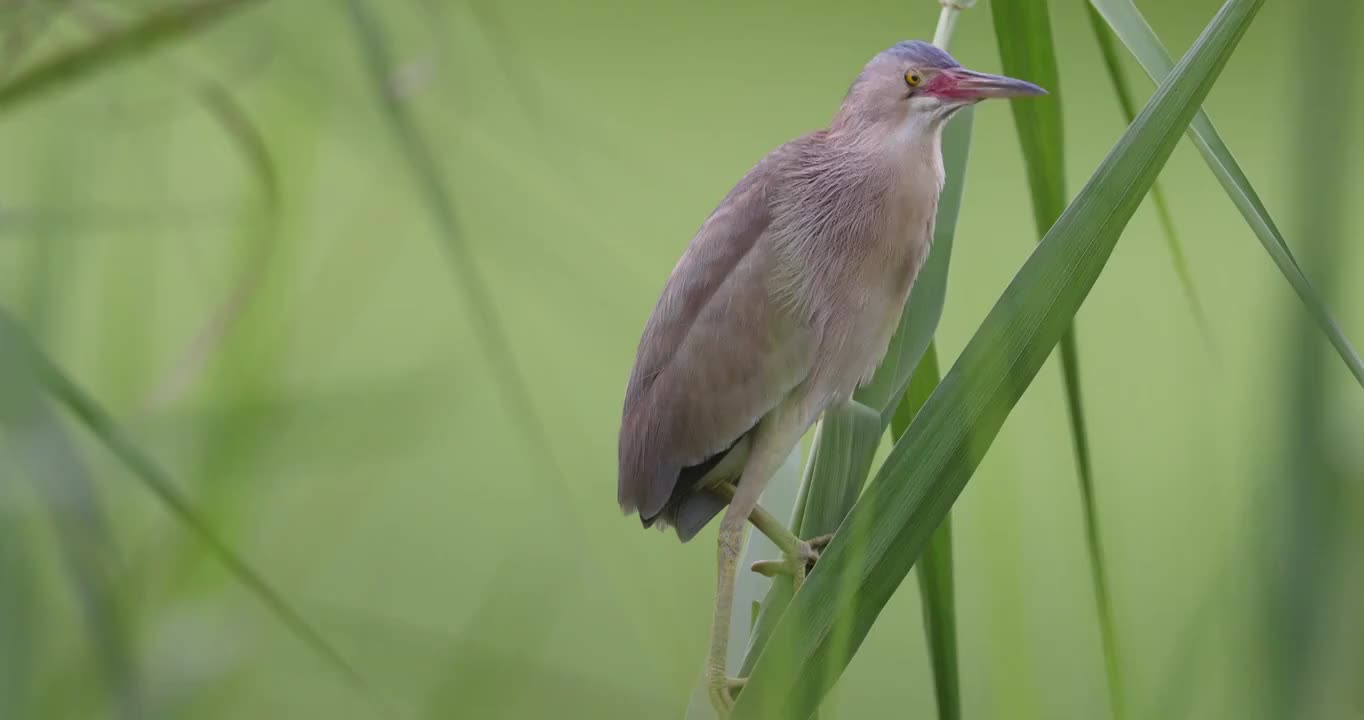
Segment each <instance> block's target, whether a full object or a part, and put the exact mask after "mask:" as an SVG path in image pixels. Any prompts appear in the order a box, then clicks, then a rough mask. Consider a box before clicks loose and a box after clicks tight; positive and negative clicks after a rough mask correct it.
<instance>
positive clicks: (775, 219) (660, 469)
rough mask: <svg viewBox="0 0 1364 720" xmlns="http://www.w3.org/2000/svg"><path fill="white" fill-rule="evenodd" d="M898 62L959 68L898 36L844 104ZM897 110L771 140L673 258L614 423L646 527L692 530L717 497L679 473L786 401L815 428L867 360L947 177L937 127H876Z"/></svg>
mask: <svg viewBox="0 0 1364 720" xmlns="http://www.w3.org/2000/svg"><path fill="white" fill-rule="evenodd" d="M901 62H908V63H912V64H916V66H917V67H921V68H925V69H926V68H930V67H956V63H955V62H954V61H952V59H951V57H950V56H948V55H947V54H946V53H944V52H942V51H941V50H938V49H937V48H934V47H933V46H931V45H926V44H924V43H903V44H901V45H897V46H896V47H895V48H893V49H892V50H891V51H889V52H888V53H887V54H886V55H884V56H878V57H877V59H875V60H873V61H872V63H871V64H869V65H868V68H867V69H866V70H865V71H864V72H863V74H862V76H860V77H859V78H858V80H857V81H856V82H855V83H854V84H853V86H852V88H851V89H850V90H849V93H848V97H847V98H846V99H845V104H844V108H845V109H847V108H848V107H850V105H851V104H852V103H855V102H856V101H858V100H861V99H862V96H863V95H867V94H871V93H875V92H876V91H877V90H879V89H881V88H880V87H879V86H880V85H883V84H884V82H882V81H884V79H885V78H884V77H883V76H877V75H876V74H875V70H876V67H875V66H876V65H878V64H883V65H889V64H892V63H894V64H898V63H901ZM890 74H891V76H892V77H893V79H895V80H896V81H899V80H898V78H899V73H898V72H893V73H890ZM898 120H901V118H898V117H896V116H895V114H894V113H893V112H892V113H884V114H882V115H881V116H879V117H876V116H873V117H865V116H860V115H852V114H850V113H847V112H840V113H839V115H838V116H837V117H836V118H835V120H834V122H833V123H832V125H831V127H830V128H829V129H826V130H819V131H816V132H813V133H810V134H809V135H806V136H804V137H801V138H798V139H796V140H793V141H791V142H789V143H786V144H785V145H782V146H781V147H779V148H777V149H776V150H775V151H773V152H772V153H770V154H769V155H768V156H767V157H765V158H763V159H762V161H760V162H759V163H758V164H757V165H756V166H755V167H754V168H753V169H752V170H751V171H749V173H748V174H747V175H746V176H745V177H744V178H743V179H742V180H741V181H740V182H739V184H738V185H736V186H735V188H734V189H733V190H731V191H730V193H729V194H728V195H727V196H726V197H725V199H724V200H723V201H722V202H721V203H720V205H719V207H717V208H716V210H715V211H714V212H713V213H712V214H711V216H710V217H709V218H708V219H707V220H706V222H705V223H704V224H703V225H702V226H701V229H700V231H699V232H697V234H696V236H695V238H694V239H693V240H692V242H691V244H690V245H689V246H688V248H687V250H686V252H685V253H684V254H683V256H682V259H681V261H679V262H678V264H677V266H676V268H674V270H673V273H672V275H671V277H670V278H669V280H668V283H667V285H666V286H665V287H664V290H663V295H662V297H661V299H660V300H659V303H658V305H657V307H656V308H655V310H654V313H653V316H652V317H651V318H650V319H649V322H648V324H647V325H646V327H645V330H644V336H643V339H642V340H641V342H640V350H639V355H638V358H637V360H636V364H635V369H634V372H633V373H632V374H631V376H630V382H629V385H628V389H627V392H626V401H625V412H624V419H623V422H622V427H621V437H620V483H619V498H618V499H619V501H620V504H621V506H622V508H624V509H625V510H626V511H638V512H639V514H640V517H641V519H642V520H643V521H644V522H645V524H646V525H650V524H653V523H654V522H660V521H661V522H665V523H668V524H671V525H677V530H678V534H679V536H680V537H681V538H682V539H683V540H686V539H689V538H690V537H691V536H692V535H694V534H695V533H696V532H697V531H698V530H699V529H700V528H701V526H702V525H704V524H705V522H706V521H708V520H709V519H710V518H711V517H713V516H714V515H715V514H716V513H718V512H719V511H720V509H721V508H722V507H723V505H724V504H723V502H722V501H719V500H718V499H716V498H714V497H713V496H710V495H703V496H697V495H696V494H695V493H694V490H695V489H696V488H695V483H696V482H697V481H699V480H700V479H701V478H700V477H698V475H700V474H701V473H697V472H687V469H688V468H691V467H696V466H704V465H705V464H706V463H707V462H708V461H710V460H711V459H712V458H714V457H715V456H716V455H717V454H720V453H724V452H726V451H727V450H728V449H729V448H731V447H732V446H734V445H735V443H736V442H739V441H740V439H741V437H742V436H744V435H745V434H746V433H748V432H749V431H750V430H752V429H753V428H754V426H755V425H756V424H757V423H758V421H759V420H760V419H762V417H763V416H764V415H766V414H767V413H769V412H771V411H772V410H773V409H774V408H776V407H778V405H781V404H782V403H784V402H785V403H787V404H789V405H791V406H793V408H794V411H795V412H797V413H799V415H800V416H801V417H802V418H805V419H806V421H805V422H803V423H797V424H804V425H805V426H806V427H808V426H809V424H810V423H813V422H814V420H815V419H816V418H817V417H818V415H819V413H820V412H822V411H823V410H824V409H825V408H826V407H828V406H829V405H831V404H833V403H836V402H839V401H841V400H844V399H846V398H847V397H848V396H849V395H851V394H852V391H853V390H854V389H855V388H856V385H857V383H858V381H860V380H862V379H865V378H868V377H870V375H871V373H872V372H873V371H874V370H875V368H876V365H877V363H878V362H879V361H880V358H881V356H882V355H883V354H884V353H885V349H886V345H887V344H888V342H889V341H890V333H891V332H892V331H893V329H894V327H895V325H896V323H897V322H898V320H899V316H900V310H901V308H903V307H904V301H905V298H906V296H907V295H908V292H909V288H910V285H911V284H912V282H913V280H914V276H915V274H916V273H917V272H918V269H919V267H920V266H921V265H922V263H923V259H924V257H925V255H926V254H927V252H928V245H929V242H930V241H931V239H932V236H933V233H932V230H933V218H934V214H935V211H936V208H937V196H938V191H939V190H940V189H941V186H942V164H941V156H940V153H939V151H938V133H939V132H940V128H941V123H940V122H937V123H933V127H930V128H925V129H926V130H928V132H927V133H921V132H917V131H916V132H899V133H896V132H891V133H889V137H890V138H891V140H890V142H889V143H887V142H885V141H883V140H882V139H881V137H880V135H881V134H878V133H876V132H875V130H876V129H877V128H876V127H875V126H876V125H885V124H888V123H890V124H894V123H896V122H897V121H898ZM916 130H917V129H916ZM803 430H804V428H802V432H803ZM707 469H709V468H707ZM731 479H732V478H731ZM689 503H691V504H693V507H691V508H689V510H690V512H683V509H684V508H687V506H688V504H689ZM679 513H680V514H681V515H682V516H683V517H684V518H686V519H687V520H688V522H683V523H681V524H679V523H678V515H679Z"/></svg>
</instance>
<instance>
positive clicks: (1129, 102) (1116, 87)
mask: <svg viewBox="0 0 1364 720" xmlns="http://www.w3.org/2000/svg"><path fill="white" fill-rule="evenodd" d="M1085 10H1086V11H1087V14H1088V15H1089V22H1090V26H1091V27H1092V28H1093V30H1094V39H1095V40H1096V41H1097V42H1098V44H1099V53H1100V55H1102V56H1103V59H1104V68H1105V69H1106V70H1107V71H1108V79H1109V81H1110V82H1112V83H1113V93H1114V94H1115V95H1117V97H1118V107H1119V108H1121V110H1122V116H1123V119H1124V120H1126V121H1127V122H1128V123H1129V124H1130V123H1131V122H1132V121H1133V120H1135V119H1136V118H1137V102H1136V99H1135V97H1134V96H1133V95H1132V85H1131V83H1129V82H1128V81H1127V72H1126V71H1124V70H1123V67H1122V61H1121V59H1120V58H1119V57H1118V49H1117V47H1116V46H1115V45H1114V40H1115V38H1114V36H1113V31H1112V30H1110V29H1109V27H1108V25H1107V24H1105V23H1104V19H1103V16H1102V15H1100V14H1099V11H1097V10H1095V9H1094V6H1093V5H1088V4H1086V5H1085ZM1151 205H1152V207H1154V208H1155V211H1156V220H1157V221H1158V222H1159V223H1160V229H1161V232H1162V233H1164V234H1165V245H1166V247H1167V248H1169V250H1170V262H1171V264H1172V265H1173V266H1174V271H1175V277H1177V278H1178V279H1179V285H1180V287H1181V288H1182V289H1183V291H1184V299H1185V301H1186V302H1188V303H1189V309H1190V311H1191V312H1193V317H1194V323H1196V324H1197V325H1198V332H1199V333H1200V334H1202V336H1203V340H1204V342H1206V343H1208V344H1209V345H1211V344H1212V329H1211V326H1210V325H1209V324H1208V315H1207V313H1206V312H1205V311H1204V310H1203V302H1202V301H1201V300H1199V298H1198V290H1197V289H1196V288H1195V286H1194V281H1193V273H1192V272H1191V271H1190V270H1189V260H1188V258H1187V257H1186V256H1185V254H1184V245H1183V243H1181V242H1180V241H1179V234H1178V233H1177V232H1175V221H1174V216H1173V214H1171V212H1170V204H1169V203H1168V202H1167V201H1166V200H1165V193H1164V191H1162V190H1161V189H1160V180H1156V183H1155V184H1154V185H1152V186H1151Z"/></svg>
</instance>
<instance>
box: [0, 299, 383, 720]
mask: <svg viewBox="0 0 1364 720" xmlns="http://www.w3.org/2000/svg"><path fill="white" fill-rule="evenodd" d="M0 356H3V357H5V358H7V360H9V361H8V362H7V363H6V366H5V367H6V372H8V373H17V374H18V375H17V377H20V378H22V379H21V380H20V381H19V382H27V383H31V384H32V386H34V387H40V388H42V389H43V390H45V391H46V392H47V394H49V395H51V396H52V398H53V399H54V400H55V401H56V402H57V403H58V404H59V405H61V406H62V407H65V408H66V410H67V411H68V412H70V413H71V415H72V416H74V417H75V418H76V419H77V420H79V421H80V423H81V425H83V426H84V427H85V429H86V430H88V431H89V432H90V434H91V435H93V436H94V437H95V438H96V439H98V440H99V441H100V443H101V444H103V445H104V447H105V448H107V449H108V450H109V451H110V452H111V453H112V454H113V455H114V456H115V457H117V458H118V459H119V460H120V461H121V462H122V463H123V464H124V465H125V466H126V467H127V468H128V470H129V471H131V472H132V474H133V475H134V476H135V477H136V478H137V479H138V480H140V481H141V482H142V483H143V485H145V486H146V487H147V489H148V490H150V491H151V492H152V494H153V495H155V496H156V497H157V499H158V500H160V501H161V503H162V505H164V506H165V507H166V509H167V510H169V511H170V513H171V514H172V515H173V516H174V517H175V519H176V520H178V521H179V522H180V523H181V524H182V525H183V526H184V527H185V528H186V529H188V530H189V531H190V532H191V533H192V534H193V535H194V536H195V537H196V538H198V539H199V541H200V542H202V543H203V544H204V546H205V547H206V548H207V549H208V550H209V551H210V552H211V553H212V554H213V556H214V557H216V558H217V560H218V561H219V562H221V563H222V564H223V566H224V567H226V568H227V569H228V571H230V572H231V573H232V575H233V576H234V577H236V578H237V580H238V581H240V582H241V583H242V585H243V586H245V587H246V589H247V590H249V591H250V592H251V593H252V594H253V595H255V596H256V597H257V598H258V599H259V600H260V601H261V602H262V604H264V605H265V607H266V608H267V609H268V610H269V611H270V613H271V614H273V615H274V616H275V617H276V618H277V619H278V620H279V621H280V622H281V624H283V625H284V626H285V627H286V628H287V629H288V630H289V631H290V632H292V633H293V634H294V635H295V636H297V637H298V638H299V640H300V641H302V642H303V643H304V644H305V645H306V646H308V647H309V648H310V649H311V650H313V651H314V652H316V653H317V654H318V655H319V656H320V657H321V658H322V659H324V660H325V661H326V662H328V663H329V664H330V665H332V666H333V667H334V668H335V669H336V670H338V671H339V672H340V673H341V674H342V675H343V676H344V677H345V678H346V679H347V681H348V682H349V683H350V684H351V685H352V686H353V687H354V688H355V689H356V690H358V691H360V692H361V693H363V694H364V695H365V696H366V697H367V698H368V699H370V700H371V701H375V702H376V703H377V702H378V701H379V698H378V697H377V696H376V695H374V694H373V690H372V689H371V688H370V686H369V685H368V683H367V682H366V681H365V679H364V677H363V676H362V675H361V674H360V673H359V671H357V670H356V669H355V667H354V666H353V665H351V664H350V662H349V661H348V660H346V658H345V656H344V655H342V654H341V652H340V651H339V650H338V649H337V648H336V646H335V645H333V644H332V643H331V642H330V641H329V640H327V638H326V637H325V636H324V635H323V634H322V633H321V632H320V631H319V630H317V628H315V627H314V626H313V625H312V624H311V623H310V622H308V620H307V619H306V618H305V617H304V616H303V614H302V613H301V612H299V611H298V610H297V609H296V608H295V607H294V606H293V605H292V604H291V603H289V601H288V600H286V599H285V598H284V596H283V595H282V594H281V593H280V592H279V591H278V590H276V589H275V587H274V586H273V585H271V584H270V583H269V582H268V581H267V580H266V579H265V577H264V576H263V575H261V573H260V572H258V571H257V570H256V569H254V568H253V567H251V565H250V564H249V563H247V561H246V560H245V559H243V558H242V556H241V555H239V554H238V553H237V552H236V551H235V550H233V549H232V547H231V546H230V545H228V544H227V541H226V540H224V539H223V538H222V537H220V536H219V535H218V533H217V532H216V531H215V530H214V529H213V528H212V527H211V526H210V525H209V524H208V522H207V521H205V520H204V518H203V516H202V514H201V513H200V512H199V511H198V510H197V509H195V508H194V507H193V506H192V505H191V504H190V503H189V501H188V500H187V499H186V498H185V496H184V495H183V494H182V493H181V491H180V490H179V489H178V488H177V487H176V486H175V483H174V482H173V481H172V480H171V477H170V474H169V473H167V472H166V471H165V470H164V469H162V467H161V466H160V465H159V464H157V463H156V461H155V460H153V459H152V458H151V457H150V456H148V455H146V454H145V453H143V452H142V451H141V450H140V449H139V448H138V447H137V445H136V444H135V443H134V442H133V441H132V439H131V438H130V437H129V436H128V435H127V433H126V432H124V430H123V429H122V428H121V427H120V426H119V424H118V423H117V422H115V421H114V419H113V418H112V417H110V416H109V414H108V413H107V412H105V410H104V408H102V407H101V406H100V405H99V404H98V403H96V402H95V400H94V399H93V398H91V397H90V396H89V395H88V394H86V393H85V391H83V390H82V389H80V388H79V387H78V386H77V385H76V384H75V383H74V382H72V381H71V379H70V378H68V377H67V376H66V374H65V373H63V372H62V371H61V369H60V368H58V367H57V366H56V365H55V364H54V363H53V362H52V361H51V360H50V359H49V358H48V357H47V356H46V355H45V354H43V352H42V351H41V350H40V349H39V348H38V347H37V346H36V345H34V343H33V342H32V340H31V339H30V338H29V337H28V335H27V333H25V332H24V330H23V328H21V327H20V326H19V324H18V323H17V322H15V321H14V319H13V317H12V316H11V315H10V313H9V311H8V310H5V309H3V308H0Z"/></svg>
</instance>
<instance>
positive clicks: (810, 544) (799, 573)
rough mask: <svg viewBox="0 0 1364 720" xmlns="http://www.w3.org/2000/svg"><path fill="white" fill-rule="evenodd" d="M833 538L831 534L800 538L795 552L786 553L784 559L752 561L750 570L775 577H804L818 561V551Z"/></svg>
mask: <svg viewBox="0 0 1364 720" xmlns="http://www.w3.org/2000/svg"><path fill="white" fill-rule="evenodd" d="M833 539H834V536H833V535H820V536H819V537H816V538H810V539H809V540H802V541H801V542H800V544H799V545H797V546H796V550H795V552H793V553H791V554H789V555H787V556H786V557H785V558H784V559H781V560H759V561H758V562H755V563H753V565H752V570H753V572H755V573H758V574H759V575H762V576H764V577H776V576H778V575H790V576H792V577H804V576H805V575H807V574H809V572H810V571H811V570H813V569H814V568H815V563H816V562H818V561H819V554H820V552H822V551H823V550H824V548H825V547H827V546H828V545H829V541H830V540H833Z"/></svg>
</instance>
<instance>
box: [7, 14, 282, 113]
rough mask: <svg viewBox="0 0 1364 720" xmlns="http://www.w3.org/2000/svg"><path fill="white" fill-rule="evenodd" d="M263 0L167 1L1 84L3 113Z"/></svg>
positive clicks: (188, 34)
mask: <svg viewBox="0 0 1364 720" xmlns="http://www.w3.org/2000/svg"><path fill="white" fill-rule="evenodd" d="M256 2H260V0H199V1H198V2H192V3H167V4H166V5H165V6H164V7H162V8H160V9H157V10H154V11H152V12H149V13H147V14H146V15H143V16H142V17H140V18H138V19H137V20H134V21H133V22H131V23H129V24H128V25H127V26H125V27H123V28H120V29H118V30H115V31H113V32H109V33H106V34H103V35H100V36H98V37H95V38H91V39H90V40H88V41H87V42H85V43H84V44H82V45H80V46H78V47H75V48H72V49H70V50H68V51H66V52H64V53H62V54H60V55H58V56H56V57H54V58H51V59H48V60H45V61H43V62H40V63H38V64H36V65H34V66H32V67H30V68H28V69H26V70H24V71H22V72H19V73H16V74H15V75H13V76H11V77H10V78H9V80H8V81H7V82H5V83H4V84H3V85H0V111H4V110H13V109H14V108H16V107H18V106H20V105H22V104H24V103H26V102H29V101H32V100H35V99H37V98H39V97H42V96H43V95H45V94H47V93H49V92H52V91H55V90H58V89H61V88H63V87H67V86H69V85H71V83H73V82H74V81H77V80H80V79H82V78H84V77H85V76H87V75H90V74H93V73H95V72H98V71H102V70H106V69H108V68H109V67H111V66H114V65H117V64H118V63H120V62H123V61H126V60H132V59H135V58H137V57H140V56H142V55H144V54H146V53H149V52H151V51H153V50H156V49H159V48H160V47H162V46H164V45H167V44H169V43H172V42H175V41H178V40H183V39H185V38H188V37H190V36H192V35H194V34H196V33H198V32H201V31H203V30H206V29H208V28H210V27H213V26H214V25H215V24H216V23H218V22H219V21H221V20H223V19H225V18H227V17H228V16H229V15H230V14H231V12H232V11H234V10H240V9H242V8H245V7H247V6H249V5H251V4H252V3H256Z"/></svg>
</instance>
